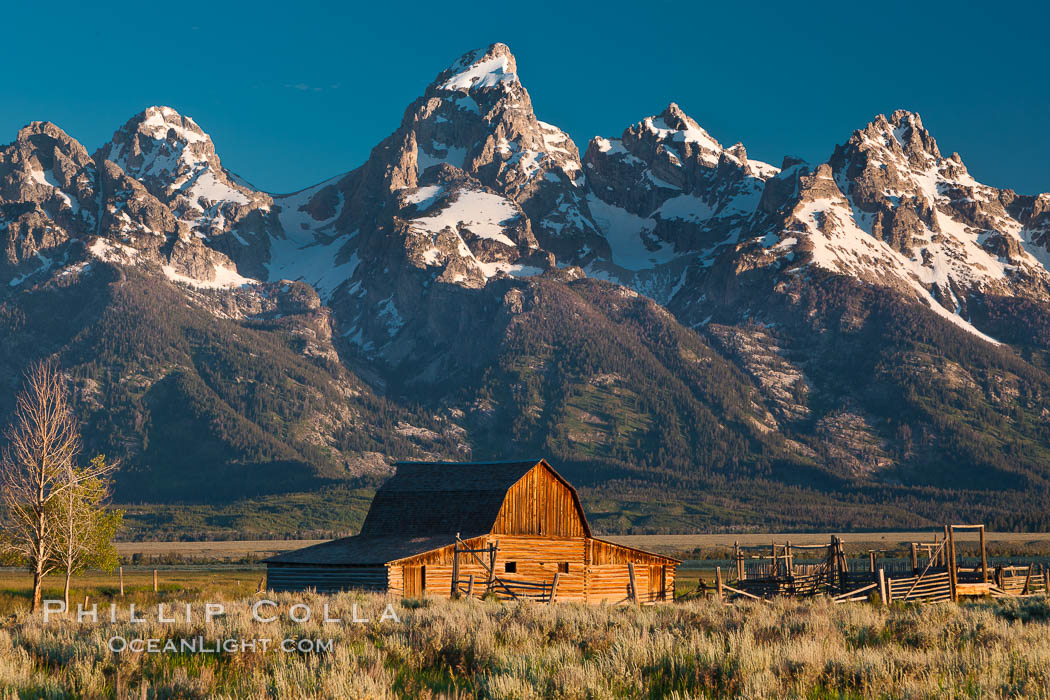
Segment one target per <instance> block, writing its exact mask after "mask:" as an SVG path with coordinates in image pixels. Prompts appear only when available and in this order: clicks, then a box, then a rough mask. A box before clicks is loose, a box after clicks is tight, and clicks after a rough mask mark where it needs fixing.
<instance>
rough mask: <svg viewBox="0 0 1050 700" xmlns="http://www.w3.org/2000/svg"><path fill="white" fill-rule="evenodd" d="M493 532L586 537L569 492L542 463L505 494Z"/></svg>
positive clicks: (580, 514) (574, 501) (578, 513)
mask: <svg viewBox="0 0 1050 700" xmlns="http://www.w3.org/2000/svg"><path fill="white" fill-rule="evenodd" d="M492 532H493V534H496V535H544V536H548V537H583V536H584V535H585V534H586V530H585V528H584V524H583V513H582V512H581V511H580V508H579V507H578V506H577V504H576V499H575V497H574V496H573V492H572V489H570V488H569V487H568V486H566V485H565V484H564V483H563V482H562V481H560V480H558V479H557V478H556V477H555V476H554V474H552V473H551V471H550V470H549V469H547V468H546V467H545V466H543V465H542V464H539V465H536V467H534V468H533V469H531V470H530V471H529V472H528V473H527V474H525V476H523V477H522V478H521V479H519V480H518V482H517V483H515V484H514V485H513V486H511V487H510V490H508V491H507V496H506V498H505V499H504V501H503V506H502V507H501V508H500V511H499V514H498V515H497V516H496V524H495V526H494V527H493V529H492Z"/></svg>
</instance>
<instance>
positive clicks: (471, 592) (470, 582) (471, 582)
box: [467, 574, 474, 598]
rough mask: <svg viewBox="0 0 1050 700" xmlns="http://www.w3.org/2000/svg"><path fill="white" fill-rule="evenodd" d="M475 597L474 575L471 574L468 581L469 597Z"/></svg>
mask: <svg viewBox="0 0 1050 700" xmlns="http://www.w3.org/2000/svg"><path fill="white" fill-rule="evenodd" d="M473 595H474V574H471V575H470V577H469V578H468V579H467V597H468V598H471V597H473Z"/></svg>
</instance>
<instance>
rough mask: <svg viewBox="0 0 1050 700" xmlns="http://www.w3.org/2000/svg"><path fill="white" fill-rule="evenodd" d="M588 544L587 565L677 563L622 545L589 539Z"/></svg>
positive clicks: (667, 558)
mask: <svg viewBox="0 0 1050 700" xmlns="http://www.w3.org/2000/svg"><path fill="white" fill-rule="evenodd" d="M588 542H589V546H590V553H589V555H588V559H587V563H589V564H645V565H649V564H653V565H656V564H667V565H672V564H677V562H676V561H675V560H674V559H671V558H670V557H664V556H660V555H659V554H652V553H650V552H643V551H642V550H640V549H633V548H631V547H624V546H623V545H618V544H613V543H612V542H603V541H601V540H595V539H591V540H589V541H588Z"/></svg>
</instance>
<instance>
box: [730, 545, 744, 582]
mask: <svg viewBox="0 0 1050 700" xmlns="http://www.w3.org/2000/svg"><path fill="white" fill-rule="evenodd" d="M733 558H734V559H736V579H737V581H743V580H744V553H743V552H741V551H740V547H739V546H738V545H737V543H736V542H734V543H733Z"/></svg>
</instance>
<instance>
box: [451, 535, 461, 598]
mask: <svg viewBox="0 0 1050 700" xmlns="http://www.w3.org/2000/svg"><path fill="white" fill-rule="evenodd" d="M449 595H450V596H451V597H453V598H458V597H459V533H458V532H457V533H456V543H455V544H454V545H452V590H451V591H450V592H449Z"/></svg>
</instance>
